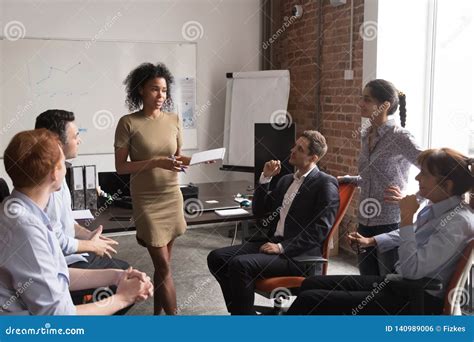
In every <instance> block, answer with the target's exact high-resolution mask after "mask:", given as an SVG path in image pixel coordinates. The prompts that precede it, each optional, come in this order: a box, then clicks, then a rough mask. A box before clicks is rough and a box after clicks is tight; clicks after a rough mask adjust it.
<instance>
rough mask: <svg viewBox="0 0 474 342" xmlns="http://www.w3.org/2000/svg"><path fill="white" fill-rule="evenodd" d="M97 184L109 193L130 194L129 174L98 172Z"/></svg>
mask: <svg viewBox="0 0 474 342" xmlns="http://www.w3.org/2000/svg"><path fill="white" fill-rule="evenodd" d="M99 186H100V188H101V189H102V190H103V191H105V192H106V193H108V194H110V195H114V194H117V196H118V197H123V196H130V175H129V174H126V175H119V174H118V173H117V172H99ZM119 190H120V192H119Z"/></svg>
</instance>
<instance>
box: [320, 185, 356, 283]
mask: <svg viewBox="0 0 474 342" xmlns="http://www.w3.org/2000/svg"><path fill="white" fill-rule="evenodd" d="M355 189H356V186H355V184H350V183H343V184H339V210H338V212H337V215H336V220H335V221H334V224H333V226H332V227H331V229H330V230H329V234H328V236H327V238H326V240H325V241H324V244H323V253H322V257H323V258H324V259H328V258H329V242H330V241H331V239H332V237H333V235H334V233H335V232H337V231H338V229H337V228H338V227H339V224H340V223H341V221H342V219H343V218H344V215H345V214H346V211H347V209H348V208H349V204H350V203H351V200H352V197H353V196H354V192H355ZM327 269H328V263H327V262H326V263H324V264H323V270H322V274H323V275H326V272H327Z"/></svg>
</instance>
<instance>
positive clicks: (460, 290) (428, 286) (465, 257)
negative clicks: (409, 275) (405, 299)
mask: <svg viewBox="0 0 474 342" xmlns="http://www.w3.org/2000/svg"><path fill="white" fill-rule="evenodd" d="M473 249H474V240H471V241H470V242H469V244H468V245H467V246H466V248H464V251H463V252H462V254H461V256H460V257H459V260H458V262H457V264H456V268H455V269H454V272H453V274H452V276H451V279H450V280H449V283H448V286H447V288H446V290H445V293H444V306H443V315H456V316H459V315H461V306H462V305H465V304H467V301H468V300H469V299H471V298H470V297H471V293H472V279H470V282H469V291H467V290H466V289H465V286H466V283H467V280H468V277H469V276H470V274H471V267H472V263H473V262H474V253H473ZM390 286H393V287H395V288H397V289H398V290H400V291H403V293H406V294H409V298H410V311H411V314H413V315H424V314H425V307H424V292H425V291H426V290H441V289H442V287H443V285H442V283H441V281H440V280H439V279H433V278H422V279H417V280H410V279H400V280H391V282H390ZM407 290H409V291H407ZM471 300H472V299H471ZM471 309H472V302H471Z"/></svg>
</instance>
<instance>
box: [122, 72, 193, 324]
mask: <svg viewBox="0 0 474 342" xmlns="http://www.w3.org/2000/svg"><path fill="white" fill-rule="evenodd" d="M172 83H173V76H172V75H171V73H170V71H169V70H168V68H167V67H166V66H165V65H163V64H161V63H158V64H157V65H153V64H151V63H144V64H141V65H140V66H138V67H137V68H136V69H134V70H133V71H132V72H130V74H129V75H128V76H127V78H126V79H125V81H124V84H125V86H126V89H127V99H126V103H127V105H128V107H129V109H130V110H131V111H134V112H133V113H131V114H128V115H125V116H123V117H122V118H121V119H120V121H119V123H118V125H117V129H116V131H115V144H114V146H115V167H116V169H117V172H118V173H119V174H126V173H129V174H131V177H130V187H131V195H132V203H133V217H134V220H135V224H136V229H137V236H136V237H137V241H138V243H139V244H140V245H142V246H144V247H146V248H147V250H148V253H149V254H150V256H151V259H152V261H153V265H154V267H155V274H154V282H155V288H156V295H155V308H154V312H155V315H159V314H160V313H161V311H162V310H164V311H165V313H166V314H167V315H174V314H176V311H177V305H176V290H175V286H174V282H173V278H172V275H171V267H170V261H171V251H172V247H173V242H174V240H175V239H176V238H177V237H178V236H180V235H182V234H183V233H184V232H185V230H186V222H185V220H184V211H183V197H182V195H181V191H180V189H179V183H178V174H177V173H178V172H180V171H184V169H185V168H186V167H187V165H189V161H190V158H188V157H184V156H181V146H182V135H181V123H180V120H179V116H178V114H176V113H169V112H166V111H165V110H164V105H165V104H168V103H171V102H172V100H171V97H170V94H171V85H172ZM128 157H130V161H127V158H128Z"/></svg>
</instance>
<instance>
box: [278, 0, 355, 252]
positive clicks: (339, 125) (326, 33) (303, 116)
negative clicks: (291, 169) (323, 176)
mask: <svg viewBox="0 0 474 342" xmlns="http://www.w3.org/2000/svg"><path fill="white" fill-rule="evenodd" d="M298 4H299V5H302V6H303V9H304V13H303V16H302V17H301V18H299V19H297V20H295V21H293V20H292V23H291V24H290V25H289V26H288V27H286V28H285V31H284V32H283V33H282V34H281V35H279V37H278V39H277V40H276V41H275V42H274V43H273V44H275V46H274V47H273V49H272V51H273V54H274V55H273V56H272V62H273V65H272V68H273V69H289V70H290V74H291V90H290V100H289V105H288V111H289V113H290V115H291V117H292V119H293V122H295V123H296V125H297V130H298V133H300V132H301V131H303V130H305V129H318V130H319V131H321V133H322V134H323V135H324V136H325V137H326V139H327V142H328V147H329V150H328V153H327V155H326V157H325V158H324V159H323V160H322V161H321V163H320V167H321V168H322V169H323V170H325V171H326V172H328V173H330V174H332V175H335V176H337V175H344V174H352V175H355V174H357V158H358V154H359V149H360V135H359V130H358V129H359V128H360V114H359V109H358V106H357V103H358V100H359V97H360V93H361V89H362V45H363V40H362V38H361V37H360V36H359V27H360V26H361V24H362V23H363V15H364V1H363V0H354V18H353V20H354V22H353V58H352V70H354V79H353V80H344V70H345V69H349V42H350V0H348V1H347V4H345V5H342V6H338V7H332V6H331V5H330V3H329V0H322V4H320V1H315V0H313V1H295V0H281V1H280V3H279V13H278V14H277V15H273V18H272V21H273V22H272V28H273V30H277V29H278V28H279V27H283V23H284V22H285V21H286V22H287V23H288V21H289V19H288V18H290V15H291V8H292V6H293V5H298ZM320 5H321V7H320ZM321 9H322V10H321ZM320 19H322V20H320ZM318 25H320V32H321V35H320V36H319V37H318ZM319 60H320V61H319ZM318 61H319V63H318ZM318 82H319V83H318ZM318 86H319V89H318ZM318 93H319V96H318ZM356 197H357V195H356ZM356 203H357V198H355V199H354V200H353V201H352V204H351V207H350V208H349V211H348V214H347V215H346V217H345V219H344V221H343V223H342V225H341V228H340V231H339V236H340V237H341V236H343V235H344V234H345V232H346V231H347V230H348V229H351V230H353V229H354V228H355V222H356V221H357V220H356V210H357V208H356V207H357V206H356ZM336 240H337V239H336ZM335 242H336V245H337V242H338V241H335ZM340 242H341V245H342V247H343V248H345V249H347V246H346V245H345V243H344V242H343V240H341V241H340Z"/></svg>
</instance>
